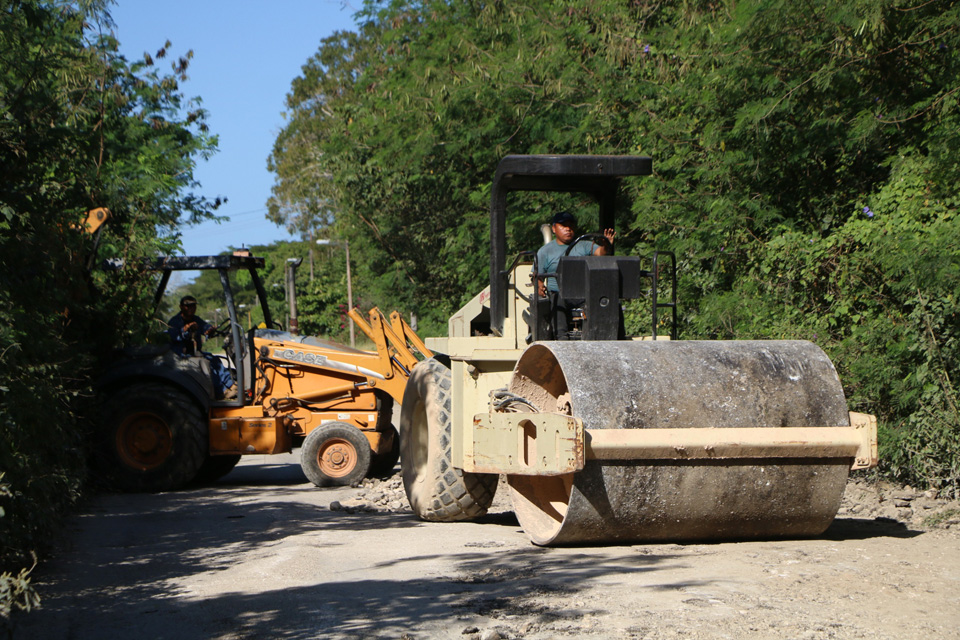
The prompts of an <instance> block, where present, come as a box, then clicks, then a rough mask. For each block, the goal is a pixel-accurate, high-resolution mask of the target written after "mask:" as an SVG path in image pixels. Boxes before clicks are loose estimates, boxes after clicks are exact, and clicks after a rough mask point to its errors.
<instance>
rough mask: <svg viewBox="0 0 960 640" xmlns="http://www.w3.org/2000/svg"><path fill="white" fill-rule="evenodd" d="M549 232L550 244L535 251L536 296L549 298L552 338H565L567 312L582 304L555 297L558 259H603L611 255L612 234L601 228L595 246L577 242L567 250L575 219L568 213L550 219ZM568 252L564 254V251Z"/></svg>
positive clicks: (574, 229)
mask: <svg viewBox="0 0 960 640" xmlns="http://www.w3.org/2000/svg"><path fill="white" fill-rule="evenodd" d="M550 229H551V230H552V231H553V241H552V242H548V243H547V244H545V245H543V246H542V247H540V249H539V250H538V251H537V269H538V270H539V272H540V274H541V276H544V277H541V278H540V279H538V280H537V287H538V290H539V292H540V296H541V297H543V298H549V299H550V308H551V310H552V312H553V316H554V318H555V322H556V324H555V325H554V326H555V330H556V337H557V339H559V340H564V339H566V334H567V332H568V331H569V327H570V322H571V318H570V312H571V311H572V310H573V309H576V308H577V307H580V306H581V305H583V302H584V301H583V300H565V299H561V298H560V296H559V293H560V287H559V285H558V284H557V278H556V276H552V275H549V274H555V273H556V272H557V265H558V263H559V262H560V258H562V257H563V256H565V255H570V256H589V255H595V256H605V255H607V254H608V253H611V252H612V249H613V240H614V238H615V237H616V232H615V231H614V230H613V229H604V230H603V238H602V239H600V242H599V244H598V243H594V242H577V243H576V244H574V245H573V247H570V244H571V243H573V242H574V241H575V240H576V238H577V220H576V218H574V217H573V214H572V213H570V212H569V211H561V212H559V213H557V214H556V215H554V216H553V218H552V219H551V220H550ZM568 250H569V251H570V253H569V254H567V251H568Z"/></svg>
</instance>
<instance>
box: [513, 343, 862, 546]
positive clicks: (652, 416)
mask: <svg viewBox="0 0 960 640" xmlns="http://www.w3.org/2000/svg"><path fill="white" fill-rule="evenodd" d="M510 391H511V392H513V393H515V394H517V395H518V396H522V397H523V398H526V399H527V400H529V401H530V402H532V403H533V404H534V405H536V406H537V407H538V408H539V409H540V410H541V411H544V412H560V413H567V414H569V415H571V416H572V417H574V418H576V419H577V420H578V421H579V422H582V425H583V426H584V427H586V428H587V429H588V430H589V431H590V432H591V433H596V434H598V435H599V436H600V437H597V438H594V440H595V441H596V442H595V444H596V445H598V447H599V445H601V441H605V442H606V443H608V445H609V448H610V449H611V450H609V451H607V453H602V447H600V448H598V449H597V450H596V451H592V450H591V449H589V448H588V450H587V451H585V452H584V457H585V462H584V464H583V466H582V468H581V469H580V470H579V471H573V472H569V473H561V474H558V475H543V474H529V473H523V474H520V473H514V474H511V475H508V483H509V485H510V489H511V497H512V500H513V503H514V510H515V512H516V514H517V517H518V519H519V520H520V524H521V525H522V526H523V528H524V530H525V531H526V532H527V534H528V535H529V536H530V537H531V539H532V540H533V541H534V542H535V543H537V544H572V543H585V542H633V541H648V540H672V541H676V540H704V539H722V538H754V537H771V536H803V535H818V534H820V533H822V532H823V531H824V530H825V529H826V528H827V527H828V526H829V525H830V523H831V522H832V520H833V518H834V516H835V515H836V513H837V510H838V508H839V506H840V499H841V497H842V494H843V490H844V486H845V484H846V480H847V474H848V471H849V469H850V468H851V467H852V466H854V465H857V464H858V460H857V457H859V456H861V455H866V456H867V457H870V456H871V454H870V449H869V447H867V449H866V451H867V453H866V454H861V453H859V452H858V451H860V450H858V448H857V445H856V443H853V444H852V446H850V445H851V443H850V442H848V441H847V440H849V438H847V437H846V435H845V434H846V433H847V432H846V431H845V430H843V429H837V428H838V427H847V426H849V424H850V423H849V414H848V411H847V406H846V400H845V398H844V394H843V390H842V388H841V386H840V381H839V379H838V377H837V374H836V371H835V370H834V367H833V365H832V363H831V362H830V360H829V359H828V358H827V356H826V355H825V354H824V353H823V352H822V351H821V350H820V349H819V348H818V347H817V346H816V345H814V344H812V343H809V342H802V341H730V342H697V341H677V342H652V341H651V342H555V343H540V344H536V345H533V346H531V347H530V348H529V349H527V350H526V351H525V352H524V354H523V356H522V357H521V358H520V360H519V361H518V363H517V365H516V368H515V371H514V376H513V380H512V382H511V384H510ZM781 427H782V428H788V430H787V431H785V432H784V434H785V435H788V434H789V435H790V436H791V437H792V434H795V433H800V432H799V431H790V430H789V429H798V428H806V429H816V428H825V430H824V436H825V437H824V438H820V439H819V440H822V441H823V443H822V446H821V445H816V443H814V444H815V445H816V446H813V445H809V446H808V445H803V446H798V447H793V446H792V443H791V442H790V437H787V438H783V439H779V446H780V447H781V451H780V453H779V454H778V456H780V457H761V456H760V455H759V454H758V455H757V457H752V456H751V454H750V451H752V450H753V449H750V448H749V447H747V448H745V449H744V451H745V453H742V454H735V449H736V447H730V446H729V445H730V442H729V441H730V440H731V438H726V439H721V438H718V443H719V442H721V441H723V442H725V444H724V445H723V446H724V456H723V457H717V458H711V457H709V455H712V454H710V452H711V451H712V449H711V445H710V443H709V442H706V441H705V440H704V438H699V439H696V438H694V439H690V438H689V437H688V439H690V440H691V441H696V440H701V441H702V442H699V443H698V444H697V446H698V447H700V449H701V451H702V452H703V455H702V456H700V457H695V458H692V457H690V456H689V455H688V452H687V451H686V450H684V449H683V448H676V449H674V451H673V455H672V456H665V455H664V454H663V452H664V451H667V452H668V453H669V450H670V448H671V447H670V446H667V445H664V443H657V445H656V447H644V446H639V441H640V440H641V439H638V438H621V439H619V440H622V441H623V443H624V444H622V445H618V444H617V441H618V438H616V437H615V431H616V430H626V429H650V430H653V431H657V430H664V431H663V433H665V434H667V433H671V432H670V431H669V430H676V432H675V433H676V434H683V433H684V432H685V433H687V434H689V433H690V432H689V430H691V429H704V430H705V432H706V433H711V432H712V433H718V432H719V431H721V430H722V429H724V428H729V429H737V430H739V431H740V432H742V431H744V430H747V429H758V430H761V429H762V430H768V429H773V430H774V431H775V430H776V428H781ZM827 429H832V430H827ZM594 430H596V431H594ZM683 430H687V431H683ZM707 430H709V431H707ZM735 433H737V432H735V431H731V435H733V434H735ZM767 433H770V431H768V432H767ZM607 434H610V435H609V436H607ZM835 436H836V437H838V438H841V436H842V438H841V440H842V441H841V442H837V443H835V444H833V443H831V442H829V441H830V440H831V439H832V438H834V437H835ZM757 440H758V441H757V442H754V443H752V444H751V446H754V447H760V446H762V445H763V443H762V442H759V440H760V439H757ZM587 441H588V442H589V441H590V438H589V437H588V438H587ZM733 444H734V445H735V444H736V442H734V443H733ZM628 445H629V446H628ZM788 445H789V446H788ZM818 447H819V449H818ZM528 448H529V446H528ZM618 448H619V449H620V450H621V451H620V453H618V452H617V449H618ZM756 450H758V451H759V449H756ZM651 451H652V453H651ZM731 452H734V453H733V454H731ZM860 462H863V461H862V460H861V461H860ZM860 466H862V465H860Z"/></svg>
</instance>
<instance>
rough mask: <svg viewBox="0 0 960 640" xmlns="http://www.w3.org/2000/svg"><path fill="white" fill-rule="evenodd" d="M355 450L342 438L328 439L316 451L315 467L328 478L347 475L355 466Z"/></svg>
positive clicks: (356, 456)
mask: <svg viewBox="0 0 960 640" xmlns="http://www.w3.org/2000/svg"><path fill="white" fill-rule="evenodd" d="M358 458H359V456H358V455H357V450H356V449H355V448H354V447H353V445H352V444H350V442H348V441H347V440H344V439H343V438H330V439H329V440H327V441H326V442H324V443H323V444H322V445H320V448H319V449H318V450H317V466H319V467H320V471H322V472H323V474H324V475H326V476H327V477H330V478H342V477H344V476H346V475H349V474H350V472H351V471H353V470H354V468H356V466H357V459H358Z"/></svg>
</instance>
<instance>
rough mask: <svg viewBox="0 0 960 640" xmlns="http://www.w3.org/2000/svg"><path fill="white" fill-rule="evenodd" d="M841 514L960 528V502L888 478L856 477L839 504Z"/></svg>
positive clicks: (933, 526) (926, 525)
mask: <svg viewBox="0 0 960 640" xmlns="http://www.w3.org/2000/svg"><path fill="white" fill-rule="evenodd" d="M838 515H839V516H841V517H844V516H846V517H855V518H865V519H875V518H887V519H890V520H896V521H897V522H902V523H904V524H906V525H909V526H910V527H911V528H915V529H916V528H919V529H951V530H957V531H960V501H957V500H949V499H945V498H943V497H941V496H940V495H939V494H938V492H937V491H936V490H926V491H923V490H919V489H914V488H913V487H910V486H898V485H895V484H892V483H889V482H885V481H873V480H865V479H861V478H853V479H851V480H850V481H849V482H848V483H847V488H846V491H845V492H844V494H843V501H842V502H841V504H840V512H839V514H838Z"/></svg>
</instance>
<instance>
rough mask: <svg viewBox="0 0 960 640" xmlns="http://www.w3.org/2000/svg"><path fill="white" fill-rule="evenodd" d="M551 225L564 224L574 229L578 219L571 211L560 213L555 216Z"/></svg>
mask: <svg viewBox="0 0 960 640" xmlns="http://www.w3.org/2000/svg"><path fill="white" fill-rule="evenodd" d="M550 224H562V225H564V226H567V227H572V226H574V225H576V224H577V219H576V218H574V217H573V214H572V213H570V212H569V211H560V212H559V213H557V214H555V215H554V216H553V218H552V219H551V220H550Z"/></svg>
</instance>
